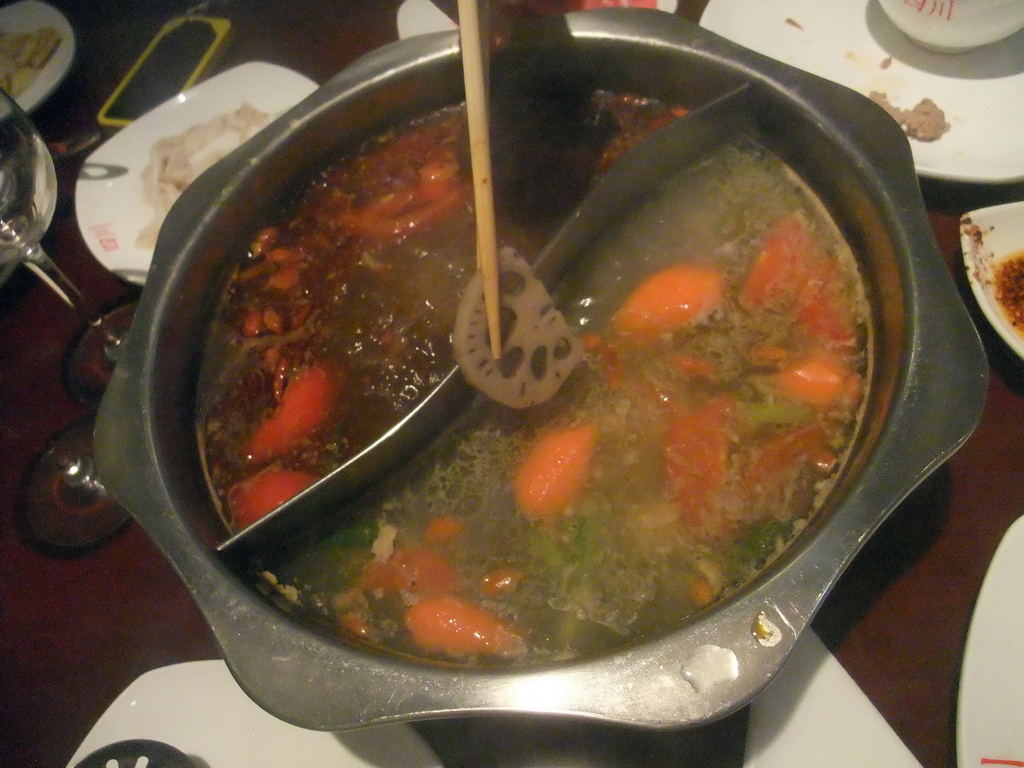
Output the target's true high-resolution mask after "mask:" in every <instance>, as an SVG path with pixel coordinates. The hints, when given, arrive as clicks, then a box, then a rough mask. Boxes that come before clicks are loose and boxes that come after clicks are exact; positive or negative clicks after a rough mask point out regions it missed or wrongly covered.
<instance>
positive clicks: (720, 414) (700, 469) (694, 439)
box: [665, 395, 735, 528]
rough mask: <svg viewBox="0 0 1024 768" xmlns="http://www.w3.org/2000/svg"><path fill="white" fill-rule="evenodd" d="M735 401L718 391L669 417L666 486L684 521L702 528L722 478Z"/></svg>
mask: <svg viewBox="0 0 1024 768" xmlns="http://www.w3.org/2000/svg"><path fill="white" fill-rule="evenodd" d="M734 410H735V401H734V400H733V398H731V397H729V396H727V395H720V396H718V397H715V398H713V399H711V400H709V401H708V402H707V403H705V404H704V405H702V406H700V407H698V408H696V409H694V410H692V411H690V412H688V413H684V414H672V415H671V416H670V417H669V424H668V433H667V434H666V437H665V468H666V470H667V472H668V485H669V490H670V492H671V493H672V495H673V497H674V498H675V500H676V503H677V504H678V505H679V511H680V514H681V515H682V518H683V520H684V522H686V524H687V525H688V526H690V527H693V528H703V527H704V526H705V523H706V522H707V521H708V515H709V512H710V510H711V504H712V502H713V500H714V495H715V493H716V492H717V491H718V489H719V488H720V487H721V486H722V483H723V482H724V480H725V473H726V469H727V467H728V456H729V433H730V426H731V423H732V416H733V412H734Z"/></svg>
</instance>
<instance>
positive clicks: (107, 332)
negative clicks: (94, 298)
mask: <svg viewBox="0 0 1024 768" xmlns="http://www.w3.org/2000/svg"><path fill="white" fill-rule="evenodd" d="M25 266H26V267H28V268H29V269H31V270H32V271H33V272H35V273H36V275H38V276H39V278H40V279H41V280H42V281H43V282H44V283H46V285H48V286H49V287H50V288H51V289H53V291H54V292H55V293H56V294H57V295H58V296H59V297H60V298H61V300H62V301H63V302H64V303H65V304H67V305H68V306H69V307H70V308H71V309H72V310H73V311H74V312H75V313H76V314H77V315H78V316H79V317H80V318H81V319H82V321H83V322H85V323H86V324H88V325H90V326H92V327H93V328H94V329H96V330H97V331H98V332H99V333H100V334H101V335H102V337H103V353H104V354H105V355H106V357H107V359H108V360H110V362H115V361H116V360H117V353H118V348H119V346H120V344H121V336H120V334H118V333H115V332H114V331H112V330H111V329H110V328H108V327H107V326H106V324H105V323H104V321H103V315H102V313H100V312H99V310H98V308H97V307H96V306H94V305H93V303H92V302H91V301H90V300H89V299H87V298H86V297H85V294H83V293H82V292H81V291H80V290H79V289H78V286H77V285H75V284H74V282H73V281H72V280H71V278H69V277H68V276H67V275H66V274H64V271H63V270H62V269H61V268H60V267H58V266H57V264H56V262H55V261H54V260H53V259H51V258H50V257H49V256H48V255H47V253H46V251H44V250H43V248H42V246H41V245H36V246H33V247H31V248H29V249H28V250H27V252H26V254H25Z"/></svg>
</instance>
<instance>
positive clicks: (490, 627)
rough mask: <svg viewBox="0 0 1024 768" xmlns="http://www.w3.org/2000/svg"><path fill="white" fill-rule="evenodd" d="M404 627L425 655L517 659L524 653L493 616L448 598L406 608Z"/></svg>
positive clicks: (520, 643)
mask: <svg viewBox="0 0 1024 768" xmlns="http://www.w3.org/2000/svg"><path fill="white" fill-rule="evenodd" d="M405 625H406V627H407V628H408V630H409V634H410V635H411V636H412V640H413V642H414V643H416V645H417V646H418V647H419V648H420V649H422V650H424V651H426V652H428V653H444V654H448V655H450V656H467V655H472V654H488V655H497V656H520V655H522V654H523V652H525V649H526V646H525V643H524V642H523V640H522V638H521V637H519V635H517V634H515V632H513V631H512V630H511V629H509V628H508V627H506V626H505V624H504V622H502V621H501V619H499V618H498V617H497V616H495V615H494V614H493V613H491V612H490V611H486V610H484V609H483V608H481V607H479V606H477V605H474V604H473V603H471V602H468V601H466V600H460V599H458V598H455V597H451V596H443V597H434V598H425V599H423V600H420V601H418V602H417V603H415V604H414V605H412V606H410V607H409V608H408V609H407V610H406V612H405Z"/></svg>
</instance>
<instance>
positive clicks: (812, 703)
mask: <svg viewBox="0 0 1024 768" xmlns="http://www.w3.org/2000/svg"><path fill="white" fill-rule="evenodd" d="M836 723H842V724H843V727H842V728H837V727H835V724H836ZM125 739H156V740H158V741H164V742H167V743H168V744H171V745H172V746H175V747H177V748H178V749H180V750H182V751H183V752H185V753H186V754H189V755H191V756H193V757H198V758H201V759H202V760H203V764H204V765H206V766H207V768H281V766H292V765H294V766H302V767H303V768H321V767H322V768H362V767H363V766H368V765H372V766H376V768H391V767H392V766H394V767H395V768H398V767H399V766H400V767H401V768H435V766H438V765H439V761H438V759H437V757H436V756H435V755H434V754H433V752H431V750H430V749H429V748H428V746H427V745H426V743H425V742H424V741H423V740H422V739H421V738H420V737H419V735H418V734H417V733H416V732H415V731H414V730H412V729H411V728H410V727H408V726H406V725H397V724H396V725H385V726H375V727H372V728H367V729H363V730H360V731H355V732H347V733H343V734H332V733H324V732H321V731H308V730H305V729H302V728H297V727H295V726H293V725H289V724H287V723H284V722H282V721H280V720H278V719H276V718H275V717H273V716H271V715H269V714H267V713H266V712H264V711H263V710H262V709H260V708H259V707H258V706H257V705H256V704H254V703H253V702H252V701H251V700H250V699H249V698H248V696H246V695H245V694H244V693H243V692H242V690H241V689H240V688H239V687H238V685H237V684H236V683H235V681H234V678H232V677H231V673H230V672H229V671H228V669H227V667H226V666H225V664H224V662H222V661H219V660H218V661H197V662H189V663H186V664H176V665H173V666H170V667H163V668H160V669H156V670H153V671H151V672H147V673H146V674H144V675H143V676H142V677H140V678H139V679H138V680H136V681H135V682H134V683H132V684H131V685H130V686H128V688H126V689H125V691H124V692H123V693H122V694H121V695H120V696H118V697H117V699H115V700H114V702H113V703H112V704H111V705H110V707H109V708H108V709H107V711H106V712H105V713H104V714H103V716H102V717H101V718H100V719H99V721H98V722H97V723H96V725H95V726H94V727H93V729H92V731H90V733H89V735H88V736H87V737H86V738H85V740H84V741H83V742H82V744H81V746H80V747H79V748H78V750H77V751H76V752H75V754H74V756H73V757H72V759H71V762H70V763H69V765H74V764H75V763H76V762H78V761H79V760H81V759H82V758H84V757H85V756H86V755H88V754H90V753H92V752H94V751H95V750H97V749H99V748H100V747H103V746H106V745H107V744H111V743H113V742H115V741H122V740H125ZM746 753H747V754H746V759H745V761H744V768H819V766H823V765H828V766H830V768H863V766H867V765H876V766H886V768H920V765H919V763H917V761H916V760H914V758H913V757H912V756H911V754H910V752H909V751H908V750H907V748H906V747H905V746H904V745H903V742H901V741H900V740H899V738H898V737H897V736H896V734H895V733H893V731H892V730H891V729H890V728H889V726H888V724H887V723H886V722H885V720H883V719H882V716H881V715H880V714H879V713H878V711H877V710H876V709H875V708H874V707H873V706H872V705H871V702H870V701H868V699H867V697H866V696H865V695H864V694H863V692H862V691H861V690H860V689H859V688H858V687H857V685H856V683H854V682H853V679H852V678H850V676H849V675H848V674H846V672H845V671H844V670H843V668H842V667H841V666H840V665H839V662H837V661H836V659H835V658H834V657H833V656H832V654H830V653H829V652H828V650H827V649H826V648H825V646H824V645H823V644H822V643H821V641H820V640H819V639H818V638H817V637H816V636H815V635H814V633H813V632H806V633H804V635H803V637H802V638H801V640H800V642H799V643H798V644H797V647H796V649H795V650H794V652H793V655H792V657H791V658H790V660H789V662H788V663H787V664H786V667H785V668H784V669H783V670H782V672H781V673H780V674H779V676H778V677H777V678H776V680H775V681H774V682H773V683H772V684H771V686H770V687H769V689H768V690H767V691H765V693H764V694H763V695H762V696H760V697H759V698H758V699H757V700H756V701H755V702H754V704H753V705H752V706H751V709H750V718H749V727H748V732H747V743H746Z"/></svg>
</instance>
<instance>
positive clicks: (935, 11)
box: [903, 0, 956, 21]
mask: <svg viewBox="0 0 1024 768" xmlns="http://www.w3.org/2000/svg"><path fill="white" fill-rule="evenodd" d="M955 2H956V0H903V4H904V5H909V6H910V7H911V8H913V9H914V10H915V11H917V12H918V13H923V14H924V15H925V16H940V17H942V18H945V19H946V20H947V21H948V20H949V19H952V18H953V5H954V3H955Z"/></svg>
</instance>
